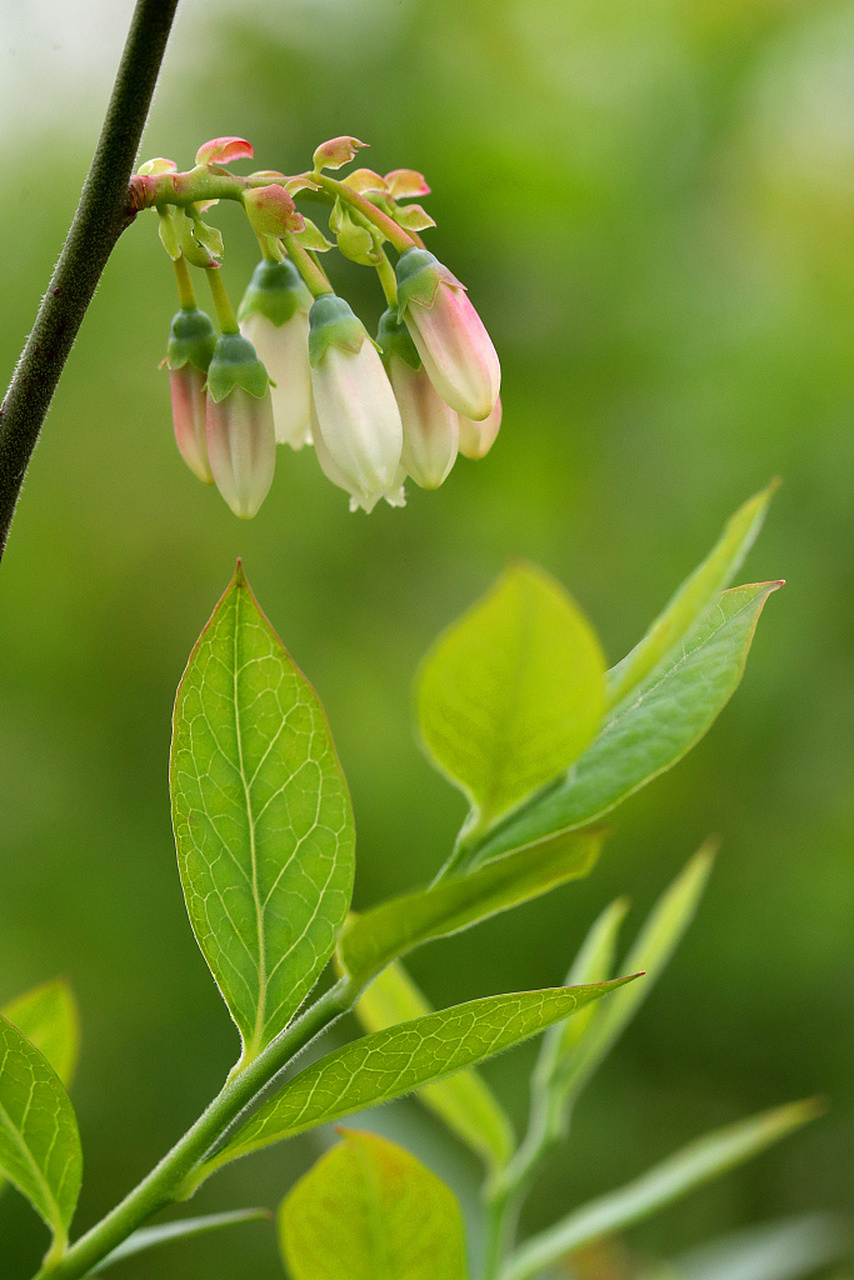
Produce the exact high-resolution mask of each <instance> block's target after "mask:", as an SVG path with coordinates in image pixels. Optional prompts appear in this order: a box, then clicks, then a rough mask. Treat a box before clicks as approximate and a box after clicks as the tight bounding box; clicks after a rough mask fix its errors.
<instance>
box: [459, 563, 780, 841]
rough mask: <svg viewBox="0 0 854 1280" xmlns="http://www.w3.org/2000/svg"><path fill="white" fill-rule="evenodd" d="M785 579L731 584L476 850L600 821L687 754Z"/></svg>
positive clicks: (736, 674)
mask: <svg viewBox="0 0 854 1280" xmlns="http://www.w3.org/2000/svg"><path fill="white" fill-rule="evenodd" d="M780 585H781V584H780V583H779V582H762V583H754V584H751V585H749V586H744V587H735V588H733V589H732V590H730V591H725V592H724V593H723V594H722V595H721V596H720V597H719V599H718V603H717V606H716V607H715V608H714V609H713V610H712V611H711V612H710V613H708V614H707V615H706V616H705V617H704V618H703V619H702V620H701V622H699V623H698V624H697V626H696V627H694V629H693V630H692V631H691V632H690V634H689V635H688V636H686V637H685V639H684V640H683V641H682V643H681V645H679V646H678V647H677V649H676V650H674V651H673V653H672V654H671V656H670V658H669V660H668V661H667V662H666V663H661V664H660V665H659V666H658V667H657V668H656V669H655V671H654V672H653V673H652V674H651V675H650V676H649V677H648V678H647V679H646V680H645V681H644V682H643V683H642V684H641V685H639V686H638V688H637V689H636V690H635V691H634V693H633V695H632V697H631V698H626V699H624V700H623V702H621V703H620V705H619V706H618V707H616V708H615V709H614V711H613V712H612V713H611V715H610V716H609V717H608V718H607V719H606V721H605V725H604V727H603V729H602V731H601V733H600V734H599V736H598V737H597V739H596V741H595V742H594V743H593V744H592V745H591V746H590V747H589V748H588V749H587V751H585V753H584V755H583V756H582V757H581V759H580V760H578V761H577V762H576V764H575V765H574V766H573V767H572V768H571V769H570V770H569V771H568V772H567V773H566V774H565V775H564V776H563V777H562V778H560V779H557V780H556V782H555V784H554V785H553V786H551V787H548V788H545V789H544V790H543V791H542V793H541V794H540V795H539V796H534V797H532V799H531V801H530V803H529V804H527V805H524V806H523V807H522V808H521V809H520V810H519V811H518V812H517V813H514V814H511V815H510V816H509V817H508V819H507V820H506V821H505V822H504V823H502V824H501V825H500V826H499V827H498V828H497V829H496V830H495V832H494V833H491V834H490V835H489V836H488V837H487V839H486V840H485V841H484V842H483V844H482V845H481V846H480V848H479V850H478V854H477V856H478V858H480V859H483V858H489V857H493V856H495V855H496V854H498V853H503V852H504V851H505V850H506V849H514V848H518V847H519V846H520V845H522V844H525V843H526V842H532V841H535V840H541V839H543V838H544V837H545V836H548V835H551V834H553V833H554V832H556V831H565V830H567V829H569V828H573V827H580V826H586V825H587V824H588V823H590V822H594V821H597V820H598V819H599V818H601V817H602V815H603V814H605V813H607V812H608V811H609V810H611V809H613V808H614V807H615V806H616V805H618V804H619V803H620V802H621V801H622V800H625V799H626V797H627V796H630V795H631V794H632V793H633V792H634V791H637V790H638V789H639V788H640V787H642V786H644V785H645V784H646V783H647V782H650V781H651V780H652V779H653V778H655V777H657V776H658V774H660V773H663V772H664V771H665V770H666V769H669V768H670V767H671V766H672V765H674V764H676V762H677V760H681V758H682V756H684V755H685V754H686V753H687V752H688V751H690V749H691V747H693V746H694V745H695V744H696V743H697V742H699V740H700V738H702V737H703V735H704V734H705V733H706V732H707V731H708V729H709V728H710V727H711V725H712V723H713V722H714V720H715V719H716V718H717V716H718V714H719V713H720V711H721V710H722V709H723V707H724V706H725V705H726V703H727V702H728V701H729V699H730V697H731V696H732V694H733V693H734V692H735V690H736V688H737V687H738V684H739V682H740V680H741V677H742V674H743V672H744V664H745V662H746V660H747V654H748V651H749V649H750V645H751V642H752V640H753V634H754V631H755V630H756V623H757V621H758V619H759V615H760V613H761V612H762V608H763V605H764V604H765V601H766V600H767V599H768V597H769V595H770V594H771V593H772V591H776V589H777V587H779V586H780Z"/></svg>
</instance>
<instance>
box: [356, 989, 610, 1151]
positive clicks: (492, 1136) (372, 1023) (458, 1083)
mask: <svg viewBox="0 0 854 1280" xmlns="http://www.w3.org/2000/svg"><path fill="white" fill-rule="evenodd" d="M432 1012H433V1009H432V1006H431V1005H430V1003H429V1001H428V1000H427V999H426V998H425V996H424V995H423V994H422V993H421V991H420V990H419V989H418V987H417V986H416V985H415V983H414V982H413V981H412V979H411V978H410V976H409V974H408V973H407V972H406V970H405V969H404V967H403V965H401V964H392V965H389V967H388V968H387V969H385V970H384V971H383V972H382V973H381V974H380V976H379V977H378V978H375V979H374V981H373V982H372V983H371V984H370V986H369V987H368V988H367V990H366V991H365V992H364V993H363V994H362V996H361V997H360V998H359V1000H358V1001H357V1002H356V1007H355V1013H356V1016H357V1017H358V1019H359V1021H360V1022H361V1024H362V1026H363V1027H364V1028H365V1030H366V1031H384V1030H385V1029H386V1027H393V1026H396V1025H397V1024H398V1023H401V1022H409V1021H411V1019H413V1018H421V1017H424V1016H425V1015H426V1014H428V1013H432ZM583 1012H586V1007H585V1009H584V1010H583ZM579 1016H580V1015H579ZM418 1097H419V1098H420V1100H421V1101H422V1102H423V1103H424V1105H425V1106H426V1107H429V1108H430V1110H431V1111H433V1112H434V1113H435V1114H436V1115H437V1116H438V1117H439V1119H440V1120H441V1121H442V1122H443V1123H444V1124H446V1125H447V1127H448V1128H449V1129H450V1130H451V1132H452V1133H455V1134H456V1136H457V1137H458V1138H459V1139H460V1141H461V1142H464V1143H465V1144H466V1146H468V1147H469V1148H470V1149H471V1150H472V1151H474V1152H475V1153H476V1154H477V1155H479V1156H480V1157H481V1158H482V1159H483V1160H485V1161H486V1163H487V1165H488V1166H489V1167H490V1168H491V1169H499V1168H501V1167H502V1166H503V1165H504V1164H506V1162H507V1160H508V1159H509V1158H510V1155H511V1154H512V1151H513V1148H514V1146H515V1137H514V1134H513V1126H512V1124H511V1123H510V1119H509V1117H508V1116H507V1114H506V1112H505V1111H504V1108H503V1107H502V1106H501V1103H500V1102H499V1101H498V1099H497V1098H496V1097H495V1095H494V1093H493V1092H492V1090H491V1089H490V1087H489V1085H488V1084H487V1083H486V1081H485V1080H484V1078H483V1076H482V1075H481V1074H480V1072H479V1071H477V1070H476V1068H474V1067H468V1068H467V1069H466V1070H465V1071H457V1072H455V1074H454V1075H452V1076H446V1077H445V1079H444V1080H435V1081H434V1082H433V1083H432V1084H425V1085H424V1087H423V1088H422V1089H419V1090H418Z"/></svg>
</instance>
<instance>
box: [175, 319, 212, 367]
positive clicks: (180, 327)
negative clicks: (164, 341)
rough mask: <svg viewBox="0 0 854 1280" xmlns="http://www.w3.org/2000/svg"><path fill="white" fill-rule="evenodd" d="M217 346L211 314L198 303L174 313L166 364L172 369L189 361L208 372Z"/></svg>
mask: <svg viewBox="0 0 854 1280" xmlns="http://www.w3.org/2000/svg"><path fill="white" fill-rule="evenodd" d="M215 346H216V332H215V330H214V327H213V325H212V324H211V320H210V317H209V316H207V315H206V314H205V312H204V311H200V310H199V308H198V307H187V308H182V309H181V310H180V311H178V312H177V313H176V314H175V315H174V316H173V317H172V326H171V328H170V330H169V345H168V346H167V348H166V364H167V367H168V368H170V369H183V367H184V365H185V364H190V365H192V366H193V368H194V369H201V371H202V373H207V371H208V365H209V364H210V362H211V358H212V356H213V353H214V348H215Z"/></svg>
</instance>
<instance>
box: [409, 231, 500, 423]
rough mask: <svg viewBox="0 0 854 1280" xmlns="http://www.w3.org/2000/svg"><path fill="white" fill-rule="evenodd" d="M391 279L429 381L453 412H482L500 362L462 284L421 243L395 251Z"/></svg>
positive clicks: (493, 396) (491, 400)
mask: <svg viewBox="0 0 854 1280" xmlns="http://www.w3.org/2000/svg"><path fill="white" fill-rule="evenodd" d="M397 282H398V290H399V297H400V312H401V314H402V316H403V318H404V320H405V321H406V325H407V328H408V329H409V332H410V334H411V335H412V340H413V342H414V343H415V346H416V348H417V349H418V354H419V355H420V357H421V359H422V360H423V362H424V366H425V368H426V369H427V373H428V374H429V376H430V381H431V382H432V383H433V386H434V387H435V388H436V390H437V391H438V392H439V394H440V396H441V397H442V399H443V400H446V401H447V402H448V404H449V405H450V406H451V408H452V409H456V411H457V412H458V413H460V414H464V415H465V416H466V417H467V418H474V419H475V420H477V421H481V420H482V419H483V418H486V417H488V416H489V414H490V413H491V412H492V409H493V407H494V405H495V402H496V400H497V399H498V392H499V388H500V386H501V368H500V366H499V363H498V356H497V355H496V353H495V348H494V346H493V345H492V341H491V339H490V337H489V334H488V333H487V332H486V329H485V328H484V325H483V321H482V320H481V318H480V316H479V315H478V314H477V312H476V311H475V309H474V307H473V306H472V304H471V303H470V302H469V300H468V297H467V295H466V292H465V288H464V286H463V285H461V284H460V282H459V280H457V279H456V278H455V277H454V276H452V275H451V273H450V271H448V269H447V268H446V267H443V266H442V264H441V263H440V262H438V261H437V260H436V258H435V257H434V256H433V254H432V253H429V252H428V251H427V250H426V249H407V250H406V252H405V253H403V254H401V256H400V258H399V260H398V263H397Z"/></svg>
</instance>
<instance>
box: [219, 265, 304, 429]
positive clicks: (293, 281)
mask: <svg viewBox="0 0 854 1280" xmlns="http://www.w3.org/2000/svg"><path fill="white" fill-rule="evenodd" d="M310 307H311V294H310V293H309V291H308V289H307V288H306V286H305V284H304V283H303V281H302V277H301V276H300V274H299V272H298V271H297V269H296V267H295V266H294V265H293V263H292V262H290V261H285V262H267V261H263V260H262V261H261V262H259V263H258V266H257V267H256V268H255V271H254V274H253V276H252V279H251V281H250V282H249V286H248V288H247V290H246V292H245V294H244V295H243V300H242V302H241V303H240V308H239V310H238V312H237V318H238V320H239V322H240V332H241V333H242V334H243V336H244V338H247V339H248V340H249V341H250V342H251V343H252V345H253V346H254V348H255V351H256V353H257V355H258V357H259V359H260V360H261V361H262V363H263V364H264V366H265V368H266V370H267V373H268V375H269V377H270V385H271V395H272V399H273V422H274V424H275V429H276V442H277V443H278V444H289V445H290V446H291V448H292V449H301V448H302V447H303V445H304V444H310V443H311V413H310V410H311V373H310V369H309V363H308V313H309V309H310Z"/></svg>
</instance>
